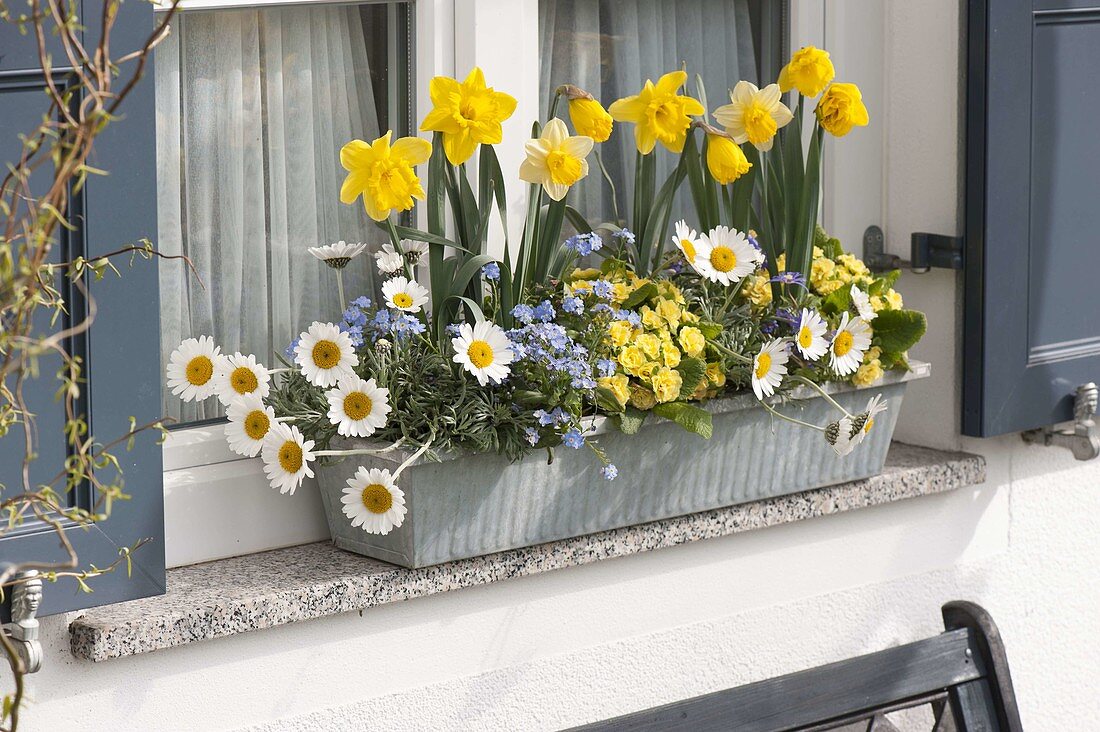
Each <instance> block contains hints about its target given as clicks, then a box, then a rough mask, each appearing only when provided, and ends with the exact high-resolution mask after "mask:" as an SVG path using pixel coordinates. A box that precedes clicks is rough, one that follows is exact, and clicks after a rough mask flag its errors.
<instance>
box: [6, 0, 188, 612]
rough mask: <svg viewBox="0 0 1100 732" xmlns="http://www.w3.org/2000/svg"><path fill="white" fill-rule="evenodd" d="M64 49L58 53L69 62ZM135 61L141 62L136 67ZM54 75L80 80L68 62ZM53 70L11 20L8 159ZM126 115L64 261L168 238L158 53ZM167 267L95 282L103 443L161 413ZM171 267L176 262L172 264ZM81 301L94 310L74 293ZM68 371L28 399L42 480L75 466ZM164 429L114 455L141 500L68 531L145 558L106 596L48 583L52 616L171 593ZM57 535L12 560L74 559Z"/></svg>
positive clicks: (143, 265)
mask: <svg viewBox="0 0 1100 732" xmlns="http://www.w3.org/2000/svg"><path fill="white" fill-rule="evenodd" d="M105 5H107V4H106V3H84V4H83V8H84V17H82V18H81V20H82V25H83V27H84V28H85V29H86V30H85V32H84V39H83V40H84V44H85V46H86V47H88V48H94V46H95V45H96V38H95V34H96V33H98V30H99V27H100V19H99V13H100V12H102V10H103V8H104V6H105ZM153 28H154V19H153V13H152V9H151V6H150V4H149V3H145V2H136V1H135V2H125V3H122V5H121V8H120V10H119V13H118V19H117V22H116V23H115V25H114V28H113V30H112V33H111V45H112V49H113V55H116V56H118V55H121V54H122V53H128V52H130V51H132V50H135V49H137V48H139V47H140V46H141V45H142V44H143V43H144V42H145V40H146V39H147V38H148V36H149V35H150V33H151V32H152V30H153ZM63 58H64V56H63V54H61V53H60V52H56V53H54V54H53V61H54V63H55V64H60V63H61V60H62V59H63ZM132 67H133V62H130V63H129V64H127V65H126V66H124V67H123V68H124V69H129V68H132ZM54 78H55V79H56V80H58V81H59V82H63V83H68V82H67V81H66V78H67V75H66V73H65V70H64V69H60V68H59V69H55V72H54ZM43 82H44V80H43V78H42V72H41V69H40V68H39V65H38V57H37V53H36V52H35V48H34V43H33V40H32V39H30V38H27V37H24V36H20V35H19V34H18V33H17V32H16V30H15V29H14V28H13V27H11V26H10V25H8V24H0V130H2V131H3V134H2V136H0V160H5V161H6V160H9V159H12V158H13V156H15V155H17V154H18V153H19V141H18V139H17V137H16V136H17V134H18V133H21V132H30V131H32V130H33V128H34V127H35V126H36V125H37V123H38V121H39V120H40V118H41V115H42V114H43V112H45V105H46V102H47V100H46V96H45V95H44V94H43V93H42V88H43ZM121 111H122V114H123V119H121V120H118V121H116V122H113V123H111V124H110V125H109V126H108V128H107V129H106V131H105V132H104V133H103V134H102V135H101V136H100V137H99V138H97V140H96V142H95V148H94V154H93V157H92V159H91V160H90V161H89V164H90V165H92V166H93V167H96V168H100V169H104V170H107V171H109V175H108V176H107V177H98V176H90V177H89V180H88V182H87V184H86V186H85V187H84V189H83V190H82V191H81V192H79V193H78V194H77V195H76V196H75V197H74V198H73V201H72V206H71V209H70V212H69V219H70V221H71V222H72V223H73V224H74V225H75V226H76V227H77V230H76V231H75V232H73V233H69V234H65V235H64V236H63V238H62V241H61V242H60V246H59V247H58V248H57V250H58V251H57V257H56V259H57V260H61V259H63V258H64V259H69V258H72V257H74V256H77V255H83V256H86V257H87V258H89V259H94V258H95V257H96V256H99V255H102V254H104V253H107V252H109V251H113V250H115V249H118V248H120V247H122V246H126V245H128V244H140V242H141V240H142V239H150V240H153V241H155V238H156V224H157V217H156V141H155V117H154V105H153V70H152V59H150V61H149V63H148V64H147V66H146V69H145V74H144V77H143V79H142V80H141V82H140V83H139V84H138V85H137V87H136V88H135V89H134V90H133V92H132V93H131V94H130V96H129V97H128V98H127V99H126V101H125V102H124V103H123V106H122V107H121ZM157 264H158V263H157V262H155V261H153V262H149V261H146V260H143V259H141V258H140V257H139V258H137V259H136V261H135V262H134V264H133V266H132V267H131V266H129V258H128V257H125V258H119V260H118V261H117V262H116V265H117V266H118V267H119V269H120V270H121V272H122V277H121V278H118V277H115V276H113V275H110V274H108V275H107V276H106V277H105V278H104V279H103V280H102V281H101V282H94V283H91V285H90V291H91V294H92V297H93V298H94V300H95V304H96V308H97V312H96V317H95V322H94V324H93V325H92V327H91V329H90V330H89V331H88V332H87V333H86V334H84V335H82V336H78V337H76V338H74V339H72V342H71V343H70V344H69V348H70V350H71V351H72V352H74V353H78V354H81V355H82V356H83V357H84V358H85V372H84V376H85V378H86V379H87V383H86V385H85V389H84V394H83V403H82V405H81V408H82V411H84V413H85V414H87V417H88V421H89V424H90V428H91V429H90V432H91V434H94V435H95V436H96V438H97V439H98V440H99V441H101V442H107V441H110V440H113V439H116V438H117V437H119V436H122V435H125V434H126V432H127V431H128V430H129V429H130V418H131V417H133V418H134V419H136V420H137V424H139V425H141V424H145V423H148V422H152V421H154V420H156V419H158V417H159V412H160V388H161V374H160V343H159V342H160V333H159V295H158V290H157ZM166 266H171V264H169V265H166ZM67 299H69V301H70V303H71V307H72V308H74V310H76V311H77V312H79V311H80V310H81V309H82V308H85V307H86V303H84V302H82V301H81V300H80V298H79V297H78V296H77V293H76V292H75V291H73V292H72V293H70V295H69V297H68V298H67ZM55 370H56V368H50V367H48V366H43V368H42V369H41V377H40V378H39V379H37V380H36V381H35V382H33V383H31V384H30V386H29V387H28V398H29V399H30V400H31V401H32V404H33V405H34V406H35V407H36V408H37V411H38V414H39V416H38V432H39V435H40V438H41V444H40V455H41V457H40V459H39V460H38V461H37V462H36V464H35V466H34V467H35V471H36V473H35V475H36V476H37V477H38V478H39V479H42V480H45V479H48V478H49V477H51V476H52V475H54V474H56V473H57V472H58V471H59V470H60V469H61V468H62V466H63V460H64V458H65V455H66V450H67V447H66V444H65V439H64V435H63V434H62V432H61V429H60V426H61V425H62V424H63V423H64V416H63V414H62V411H61V405H60V404H58V403H57V402H55V401H54V400H53V394H54V392H55V391H56V389H57V386H58V383H57V381H56V379H55V378H54V372H55ZM157 437H158V435H157V434H156V433H155V432H148V433H145V434H143V435H141V436H140V437H139V438H138V439H137V440H136V442H135V444H134V447H133V449H132V450H130V451H126V450H125V449H124V447H125V446H124V445H120V446H119V447H118V448H117V449H115V450H114V451H113V452H114V454H115V455H116V457H118V459H119V462H120V463H121V465H122V468H123V479H124V490H125V492H126V493H127V494H129V495H130V496H131V499H130V500H129V501H116V502H115V503H114V506H113V510H112V514H111V517H110V518H109V519H108V520H106V521H103V522H100V523H99V524H97V525H96V526H95V527H94V528H93V529H91V530H90V531H85V530H83V529H79V528H76V527H73V528H72V530H69V531H67V532H66V535H67V536H68V538H69V540H70V541H71V542H72V544H73V546H74V548H75V549H76V551H77V553H78V555H79V557H80V562H81V565H82V566H87V565H89V564H95V565H96V566H99V567H104V566H107V565H109V564H111V563H112V562H114V561H115V560H116V559H117V558H118V556H119V549H120V548H122V547H125V546H129V545H132V544H134V543H135V542H137V541H138V540H140V539H146V538H147V539H150V540H151V541H150V542H149V543H148V544H146V545H145V546H143V547H142V548H141V549H140V550H139V551H137V552H136V553H135V554H134V555H133V572H132V575H131V576H130V577H127V573H126V567H125V565H123V566H121V567H120V568H119V569H118V571H116V572H113V573H111V574H108V575H105V576H102V577H99V578H96V579H94V580H92V581H91V582H90V584H91V586H92V588H93V589H94V592H93V593H91V594H87V593H82V592H80V590H79V589H78V587H77V585H76V583H75V582H72V581H71V580H65V579H63V580H60V581H59V582H58V583H57V584H56V585H47V586H46V588H45V595H44V597H43V603H42V612H41V613H40V614H43V615H49V614H54V613H59V612H66V611H70V610H76V609H81V608H85V607H91V606H94V605H103V604H107V603H112V602H120V601H122V600H129V599H134V598H138V597H146V596H149V595H154V594H159V593H163V592H164V511H163V502H164V497H163V486H162V474H161V448H160V446H159V445H157V444H156V441H157ZM21 438H22V434H21V433H17V432H12V433H11V434H9V435H8V436H7V437H5V438H4V439H2V440H0V482H3V483H4V484H5V485H6V486H7V488H6V490H5V494H6V495H10V494H11V493H13V492H16V491H18V490H19V486H20V476H19V466H20V464H21V462H22V453H23V451H22V439H21ZM71 500H72V501H73V502H74V503H75V504H76V505H81V506H84V507H90V506H91V503H92V501H94V496H92V494H91V488H90V487H89V486H81V487H79V488H77V489H76V490H75V491H74V492H73V495H72V499H71ZM64 556H65V555H64V552H63V551H62V550H61V547H60V542H59V540H58V538H57V536H56V534H55V533H54V531H53V530H52V529H51V528H50V527H48V526H46V525H45V524H42V523H33V522H28V523H27V524H26V525H24V526H23V527H21V528H20V529H19V530H17V531H15V532H12V533H10V534H8V535H5V536H4V537H0V561H5V562H7V561H24V560H29V559H32V558H33V559H36V560H44V561H56V560H60V559H63V558H64Z"/></svg>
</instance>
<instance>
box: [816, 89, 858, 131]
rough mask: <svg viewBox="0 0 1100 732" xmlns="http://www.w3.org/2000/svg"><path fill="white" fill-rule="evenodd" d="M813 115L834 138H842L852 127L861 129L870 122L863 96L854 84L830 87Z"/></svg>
mask: <svg viewBox="0 0 1100 732" xmlns="http://www.w3.org/2000/svg"><path fill="white" fill-rule="evenodd" d="M814 114H816V115H817V121H818V123H819V124H820V125H821V126H822V127H823V128H824V129H825V131H826V132H828V133H829V134H830V135H834V136H836V137H844V136H845V135H847V134H848V133H849V132H851V131H852V128H853V127H856V126H859V127H863V126H865V125H866V124H867V123H868V122H869V121H870V117H869V115H868V114H867V107H866V106H864V104H863V95H862V94H861V93H860V91H859V87H858V86H856V85H855V84H844V83H840V84H833V85H832V86H830V87H829V88H828V89H826V90H825V94H824V95H822V97H821V101H819V102H818V103H817V107H816V108H815V109H814Z"/></svg>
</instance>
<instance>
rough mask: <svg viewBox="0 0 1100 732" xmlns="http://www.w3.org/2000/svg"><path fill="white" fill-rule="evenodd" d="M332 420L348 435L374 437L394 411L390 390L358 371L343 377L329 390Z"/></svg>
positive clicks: (345, 435)
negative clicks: (387, 416) (375, 432)
mask: <svg viewBox="0 0 1100 732" xmlns="http://www.w3.org/2000/svg"><path fill="white" fill-rule="evenodd" d="M325 398H326V399H328V404H329V409H328V418H329V421H330V422H332V423H333V424H334V425H336V432H337V433H338V434H341V435H343V436H344V437H370V436H371V435H373V434H374V431H375V430H378V429H381V428H382V427H385V426H386V415H387V414H389V413H390V390H389V389H383V388H381V387H379V386H378V385H377V384H375V383H374V379H360V378H359V377H358V376H355V375H354V374H353V375H351V376H346V377H344V378H343V379H340V385H339V386H337V387H336V388H335V389H332V390H331V391H327V392H325Z"/></svg>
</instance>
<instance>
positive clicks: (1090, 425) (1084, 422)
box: [1022, 381, 1100, 460]
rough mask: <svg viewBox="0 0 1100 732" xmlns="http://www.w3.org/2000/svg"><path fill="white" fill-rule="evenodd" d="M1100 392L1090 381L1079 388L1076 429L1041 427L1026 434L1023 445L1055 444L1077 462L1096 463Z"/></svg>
mask: <svg viewBox="0 0 1100 732" xmlns="http://www.w3.org/2000/svg"><path fill="white" fill-rule="evenodd" d="M1098 396H1100V389H1097V387H1096V384H1094V383H1092V382H1091V381H1090V382H1089V383H1087V384H1082V385H1081V386H1079V387H1077V393H1076V395H1075V396H1074V399H1073V428H1072V429H1060V430H1056V429H1054V428H1053V427H1042V428H1040V429H1036V430H1028V431H1026V432H1024V433H1023V435H1022V436H1023V438H1024V442H1027V443H1030V444H1033V445H1056V446H1058V447H1064V448H1066V449H1068V450H1070V451H1071V452H1072V453H1073V457H1075V458H1077V459H1078V460H1093V459H1095V458H1096V457H1098V456H1100V433H1098V431H1097V429H1096V420H1095V419H1093V417H1094V416H1095V415H1096V404H1097V401H1098Z"/></svg>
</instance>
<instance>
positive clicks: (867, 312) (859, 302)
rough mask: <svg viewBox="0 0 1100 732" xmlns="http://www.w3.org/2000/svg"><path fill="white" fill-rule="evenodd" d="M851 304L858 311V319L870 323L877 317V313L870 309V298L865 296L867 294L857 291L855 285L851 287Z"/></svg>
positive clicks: (857, 288)
mask: <svg viewBox="0 0 1100 732" xmlns="http://www.w3.org/2000/svg"><path fill="white" fill-rule="evenodd" d="M851 294H852V303H853V304H854V305H855V306H856V310H858V311H859V317H861V318H863V319H864V320H866V321H867V322H868V323H870V322H871V321H872V320H874V319H875V318H877V317H878V313H876V312H875V309H874V308H873V307H871V298H870V297H868V296H867V293H866V292H864V291H863V290H861V289H859V287H857V286H856V285H852V290H851Z"/></svg>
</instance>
